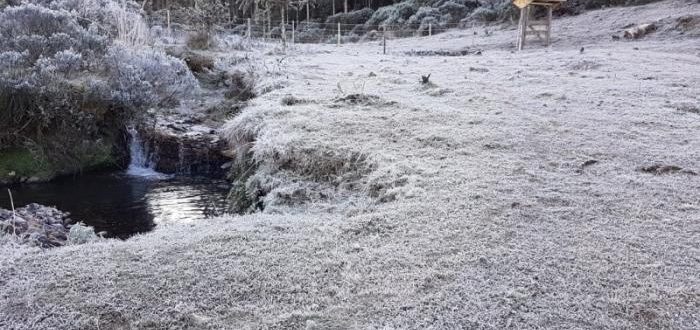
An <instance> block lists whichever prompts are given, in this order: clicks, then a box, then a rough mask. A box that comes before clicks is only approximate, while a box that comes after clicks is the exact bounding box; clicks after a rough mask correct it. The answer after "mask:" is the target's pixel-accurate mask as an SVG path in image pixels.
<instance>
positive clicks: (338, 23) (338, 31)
mask: <svg viewBox="0 0 700 330" xmlns="http://www.w3.org/2000/svg"><path fill="white" fill-rule="evenodd" d="M338 46H340V22H338Z"/></svg>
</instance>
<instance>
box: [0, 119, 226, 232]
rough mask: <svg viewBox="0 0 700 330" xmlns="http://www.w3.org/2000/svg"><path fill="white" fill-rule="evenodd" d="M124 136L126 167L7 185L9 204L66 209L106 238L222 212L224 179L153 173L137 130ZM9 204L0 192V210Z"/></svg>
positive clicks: (224, 197) (203, 217) (6, 196)
mask: <svg viewBox="0 0 700 330" xmlns="http://www.w3.org/2000/svg"><path fill="white" fill-rule="evenodd" d="M130 134H131V144H130V153H131V163H130V165H129V168H128V169H127V170H125V171H122V172H107V173H88V174H83V175H76V176H69V177H62V178H58V179H56V180H53V181H51V182H48V183H38V184H21V185H15V186H12V187H10V189H11V191H12V195H13V198H14V204H15V207H22V206H24V205H26V204H29V203H39V204H43V205H47V206H54V207H56V208H58V209H59V210H61V211H65V212H69V213H70V215H71V216H70V218H71V219H72V220H74V221H82V222H83V223H85V224H87V225H90V226H93V227H95V231H96V232H105V236H106V237H118V238H128V237H130V236H132V235H134V234H137V233H143V232H148V231H150V230H153V228H154V227H155V226H156V225H159V224H167V223H188V222H195V221H201V220H203V219H205V218H208V217H213V216H217V215H221V214H222V213H223V212H224V210H225V209H226V195H227V193H228V190H229V184H228V182H226V181H225V180H215V179H210V178H193V177H183V176H172V175H165V174H161V173H158V172H156V171H155V170H153V166H152V165H151V164H152V161H151V160H149V156H148V151H147V150H144V148H143V147H142V143H141V142H140V139H139V137H138V133H137V132H136V131H134V130H130ZM10 207H11V205H10V199H9V195H8V194H7V192H6V191H4V192H2V193H1V194H0V208H5V209H10Z"/></svg>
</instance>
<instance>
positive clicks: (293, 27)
mask: <svg viewBox="0 0 700 330" xmlns="http://www.w3.org/2000/svg"><path fill="white" fill-rule="evenodd" d="M294 30H296V28H295V26H294V21H292V45H293V44H294Z"/></svg>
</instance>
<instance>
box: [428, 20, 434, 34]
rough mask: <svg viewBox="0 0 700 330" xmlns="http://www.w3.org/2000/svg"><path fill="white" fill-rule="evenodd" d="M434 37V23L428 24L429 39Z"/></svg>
mask: <svg viewBox="0 0 700 330" xmlns="http://www.w3.org/2000/svg"><path fill="white" fill-rule="evenodd" d="M432 36H433V23H428V37H432Z"/></svg>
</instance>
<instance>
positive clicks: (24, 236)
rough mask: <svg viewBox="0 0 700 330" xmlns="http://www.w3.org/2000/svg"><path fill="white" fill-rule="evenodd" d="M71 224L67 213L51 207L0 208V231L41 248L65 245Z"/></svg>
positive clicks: (21, 242) (32, 205) (33, 205)
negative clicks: (12, 209) (13, 209)
mask: <svg viewBox="0 0 700 330" xmlns="http://www.w3.org/2000/svg"><path fill="white" fill-rule="evenodd" d="M73 226H74V225H72V224H71V221H70V220H69V218H68V213H65V212H61V211H59V210H57V209H56V208H53V207H48V206H43V205H39V204H29V205H27V206H25V207H21V208H18V209H16V210H15V212H12V211H11V210H5V209H0V231H2V232H3V233H4V234H6V235H11V236H13V237H15V238H17V240H18V241H19V243H20V244H27V245H34V246H39V247H42V248H51V247H57V246H63V245H66V243H67V242H68V233H69V231H70V229H71V228H72V227H73Z"/></svg>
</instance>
